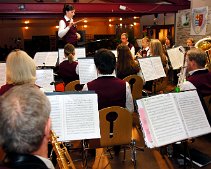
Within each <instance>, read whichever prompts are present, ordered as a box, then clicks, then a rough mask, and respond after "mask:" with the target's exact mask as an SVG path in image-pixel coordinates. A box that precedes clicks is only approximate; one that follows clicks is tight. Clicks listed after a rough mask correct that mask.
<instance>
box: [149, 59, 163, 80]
mask: <svg viewBox="0 0 211 169" xmlns="http://www.w3.org/2000/svg"><path fill="white" fill-rule="evenodd" d="M151 61H152V65H153V67H154V69H155V73H156V77H158V78H160V77H166V73H165V71H164V69H163V64H162V62H161V58H160V57H159V56H157V57H151Z"/></svg>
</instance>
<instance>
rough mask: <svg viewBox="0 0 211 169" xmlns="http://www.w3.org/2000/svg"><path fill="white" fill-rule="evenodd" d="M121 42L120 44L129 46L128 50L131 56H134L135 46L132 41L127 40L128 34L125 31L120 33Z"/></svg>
mask: <svg viewBox="0 0 211 169" xmlns="http://www.w3.org/2000/svg"><path fill="white" fill-rule="evenodd" d="M121 44H122V45H127V46H128V47H129V48H130V51H131V53H132V56H133V57H134V56H135V47H134V46H133V44H132V43H130V42H128V34H127V33H123V34H122V35H121Z"/></svg>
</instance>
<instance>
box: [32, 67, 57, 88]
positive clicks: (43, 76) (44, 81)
mask: <svg viewBox="0 0 211 169" xmlns="http://www.w3.org/2000/svg"><path fill="white" fill-rule="evenodd" d="M36 76H37V79H36V82H35V84H37V85H38V86H40V87H42V88H43V89H44V91H46V92H53V91H55V87H54V85H53V84H52V85H51V83H52V82H54V76H53V69H39V70H36Z"/></svg>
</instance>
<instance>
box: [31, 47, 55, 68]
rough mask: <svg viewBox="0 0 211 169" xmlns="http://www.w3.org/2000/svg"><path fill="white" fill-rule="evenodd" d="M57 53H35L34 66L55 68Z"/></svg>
mask: <svg viewBox="0 0 211 169" xmlns="http://www.w3.org/2000/svg"><path fill="white" fill-rule="evenodd" d="M57 59H58V52H57V51H55V52H37V53H36V54H35V56H34V61H35V64H36V66H52V67H54V66H56V62H57Z"/></svg>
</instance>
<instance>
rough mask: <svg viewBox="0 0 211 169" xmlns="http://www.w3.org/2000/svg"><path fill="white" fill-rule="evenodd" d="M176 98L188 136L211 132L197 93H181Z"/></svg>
mask: <svg viewBox="0 0 211 169" xmlns="http://www.w3.org/2000/svg"><path fill="white" fill-rule="evenodd" d="M174 95H175V94H174ZM175 96H176V100H177V103H178V106H179V109H180V112H181V116H182V118H183V119H184V120H183V121H184V124H185V128H186V131H187V133H188V136H189V137H196V136H199V135H203V134H207V133H209V132H211V128H210V125H209V122H208V120H207V117H206V114H205V111H204V109H203V107H202V104H201V101H200V99H199V96H198V94H197V91H196V90H194V91H188V92H180V94H179V95H178V94H177V95H175Z"/></svg>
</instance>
